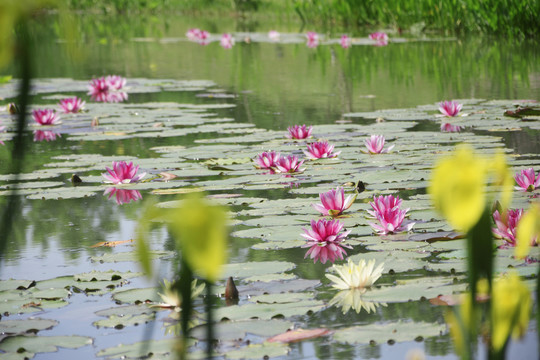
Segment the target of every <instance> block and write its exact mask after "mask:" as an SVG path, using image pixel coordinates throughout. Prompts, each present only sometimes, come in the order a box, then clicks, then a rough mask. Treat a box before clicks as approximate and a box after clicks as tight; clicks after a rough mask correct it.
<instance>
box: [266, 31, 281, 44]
mask: <svg viewBox="0 0 540 360" xmlns="http://www.w3.org/2000/svg"><path fill="white" fill-rule="evenodd" d="M268 38H269V39H270V40H271V41H279V38H280V34H279V32H277V31H276V30H270V31H269V32H268Z"/></svg>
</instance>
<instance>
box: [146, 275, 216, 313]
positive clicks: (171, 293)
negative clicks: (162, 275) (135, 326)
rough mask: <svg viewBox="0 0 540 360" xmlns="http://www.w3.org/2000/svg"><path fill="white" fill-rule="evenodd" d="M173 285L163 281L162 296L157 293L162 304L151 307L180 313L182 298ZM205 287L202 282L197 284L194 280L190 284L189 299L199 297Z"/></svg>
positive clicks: (165, 280)
mask: <svg viewBox="0 0 540 360" xmlns="http://www.w3.org/2000/svg"><path fill="white" fill-rule="evenodd" d="M173 285H174V283H172V282H170V281H168V280H167V279H163V294H162V293H158V295H159V296H160V297H161V300H163V302H162V303H159V304H156V305H151V306H155V307H160V308H164V309H171V310H174V311H177V312H180V307H181V305H182V298H181V297H180V296H179V294H178V291H177V290H176V289H175V288H174V286H173ZM205 287H206V284H205V283H204V282H203V283H201V284H197V279H194V280H193V281H192V282H191V298H192V299H195V298H197V296H199V295H200V294H201V293H202V292H203V290H204V288H205Z"/></svg>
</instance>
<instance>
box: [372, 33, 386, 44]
mask: <svg viewBox="0 0 540 360" xmlns="http://www.w3.org/2000/svg"><path fill="white" fill-rule="evenodd" d="M369 38H370V39H371V40H374V41H375V42H376V43H375V46H385V45H388V35H387V34H386V33H384V32H379V31H377V32H374V33H371V34H369Z"/></svg>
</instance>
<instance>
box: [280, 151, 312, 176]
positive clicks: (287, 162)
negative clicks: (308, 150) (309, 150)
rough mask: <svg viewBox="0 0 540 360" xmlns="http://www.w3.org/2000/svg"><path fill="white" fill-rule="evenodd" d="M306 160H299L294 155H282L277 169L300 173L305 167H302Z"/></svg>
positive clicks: (282, 171)
mask: <svg viewBox="0 0 540 360" xmlns="http://www.w3.org/2000/svg"><path fill="white" fill-rule="evenodd" d="M303 163H304V160H301V161H299V160H298V158H297V157H296V156H294V155H289V156H281V157H280V158H279V159H278V160H277V161H276V162H275V165H276V170H277V172H281V173H300V172H302V171H304V170H305V169H300V166H302V164H303Z"/></svg>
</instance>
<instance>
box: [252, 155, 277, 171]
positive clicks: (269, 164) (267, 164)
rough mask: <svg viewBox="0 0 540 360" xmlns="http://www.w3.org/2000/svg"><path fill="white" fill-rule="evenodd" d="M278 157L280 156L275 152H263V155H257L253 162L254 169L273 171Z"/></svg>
mask: <svg viewBox="0 0 540 360" xmlns="http://www.w3.org/2000/svg"><path fill="white" fill-rule="evenodd" d="M280 156H281V155H280V154H279V153H277V152H275V151H268V152H266V151H264V152H263V153H261V154H258V155H257V157H256V158H255V160H253V161H254V162H255V167H256V168H257V169H267V170H274V169H275V167H276V163H277V161H278V160H279V158H280Z"/></svg>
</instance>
